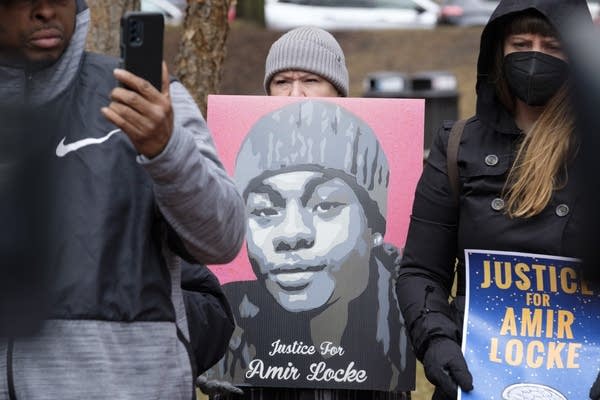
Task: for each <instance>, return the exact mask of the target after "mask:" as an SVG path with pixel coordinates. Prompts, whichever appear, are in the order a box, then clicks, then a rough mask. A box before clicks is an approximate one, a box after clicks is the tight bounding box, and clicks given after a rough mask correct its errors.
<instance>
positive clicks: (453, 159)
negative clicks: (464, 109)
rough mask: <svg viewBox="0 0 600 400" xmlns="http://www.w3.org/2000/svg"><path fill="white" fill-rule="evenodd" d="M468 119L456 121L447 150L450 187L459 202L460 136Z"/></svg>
mask: <svg viewBox="0 0 600 400" xmlns="http://www.w3.org/2000/svg"><path fill="white" fill-rule="evenodd" d="M466 123H467V120H466V119H461V120H459V121H456V122H455V123H454V125H452V129H451V130H450V137H449V138H448V149H447V151H446V161H447V163H448V165H447V166H448V180H449V181H450V189H452V194H453V195H454V199H455V200H456V202H457V203H458V201H459V198H460V180H459V176H458V146H459V145H460V137H461V136H462V133H463V131H464V129H465V124H466Z"/></svg>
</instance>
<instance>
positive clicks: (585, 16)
mask: <svg viewBox="0 0 600 400" xmlns="http://www.w3.org/2000/svg"><path fill="white" fill-rule="evenodd" d="M528 10H536V11H538V12H539V13H541V14H542V15H544V16H545V17H546V18H547V19H548V21H549V22H550V24H551V25H552V26H553V27H554V28H555V29H556V31H557V32H558V33H559V35H561V33H562V35H563V36H564V32H566V30H567V29H569V26H571V25H570V24H571V23H572V21H573V20H574V19H575V18H577V21H578V23H589V24H592V17H591V15H590V11H589V8H588V5H587V2H586V1H585V0H502V1H500V4H498V6H497V7H496V9H495V10H494V12H493V13H492V16H491V17H490V20H489V22H488V23H487V25H486V26H485V28H484V29H483V32H482V33H481V42H480V47H479V58H478V60H477V86H476V91H477V116H478V117H479V119H480V120H482V121H483V122H484V123H486V124H487V125H492V126H494V127H495V128H496V129H497V130H499V131H501V132H512V131H514V130H515V129H516V127H515V125H514V123H513V121H512V118H505V117H506V116H507V114H508V111H507V110H506V109H504V107H502V105H501V104H500V102H498V101H497V99H496V96H495V88H494V86H493V84H491V83H490V82H489V79H488V77H489V76H490V72H491V70H492V68H493V65H494V54H495V50H496V46H498V45H499V44H500V43H501V41H502V39H503V30H504V27H505V26H506V24H507V21H508V20H510V18H511V17H512V16H513V15H514V14H516V13H520V12H523V11H528ZM502 114H504V116H503V115H502Z"/></svg>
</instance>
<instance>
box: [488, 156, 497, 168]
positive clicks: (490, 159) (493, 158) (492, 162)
mask: <svg viewBox="0 0 600 400" xmlns="http://www.w3.org/2000/svg"><path fill="white" fill-rule="evenodd" d="M496 164H498V156H497V155H495V154H488V155H487V156H485V165H487V166H490V167H493V166H494V165H496Z"/></svg>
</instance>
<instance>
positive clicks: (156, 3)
mask: <svg viewBox="0 0 600 400" xmlns="http://www.w3.org/2000/svg"><path fill="white" fill-rule="evenodd" d="M140 10H141V11H148V12H150V11H151V12H159V13H161V14H162V15H164V17H165V24H167V25H174V26H177V25H181V24H182V23H183V19H184V18H185V15H184V12H183V11H182V10H181V9H180V8H179V7H177V6H176V5H175V4H173V3H172V2H170V1H168V0H142V1H141V5H140Z"/></svg>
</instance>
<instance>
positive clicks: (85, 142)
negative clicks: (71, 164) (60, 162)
mask: <svg viewBox="0 0 600 400" xmlns="http://www.w3.org/2000/svg"><path fill="white" fill-rule="evenodd" d="M119 131H120V129H115V130H112V131H110V132H108V134H107V135H106V136H103V137H101V138H87V139H81V140H78V141H76V142H73V143H69V144H65V139H66V137H64V138H62V140H61V141H60V143H59V144H58V146H56V156H57V157H64V156H66V155H67V154H69V153H70V152H72V151H76V150H79V149H80V148H82V147H85V146H89V145H91V144H100V143H104V142H106V141H107V140H108V139H110V137H111V136H112V135H114V134H115V133H117V132H119Z"/></svg>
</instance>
